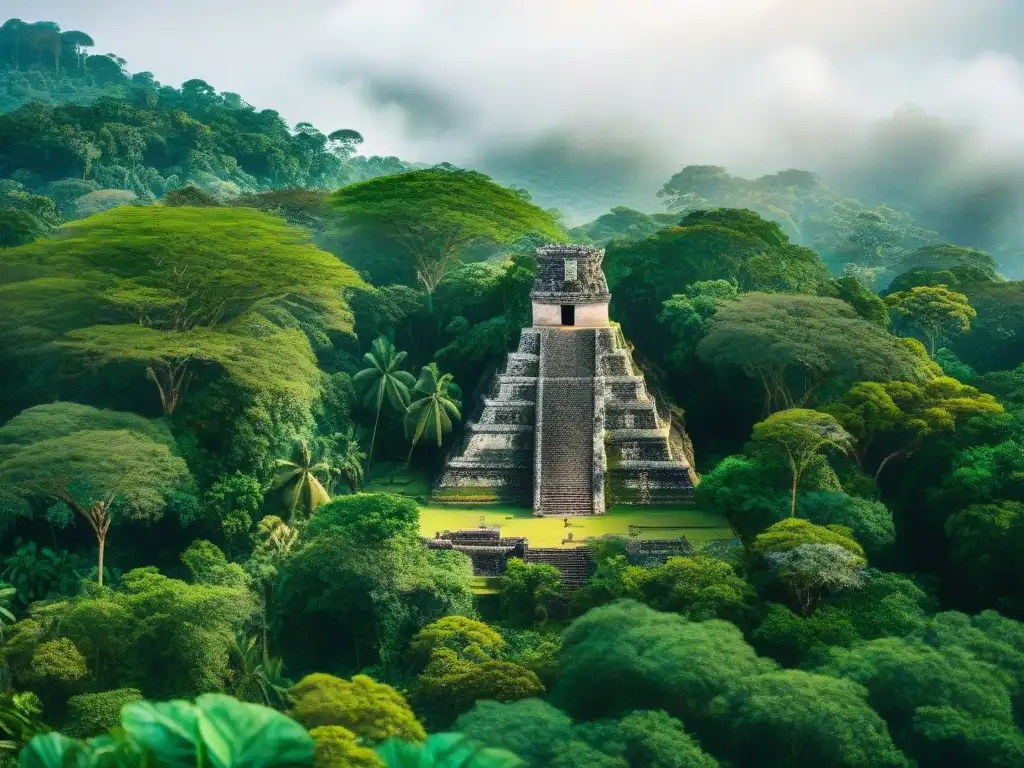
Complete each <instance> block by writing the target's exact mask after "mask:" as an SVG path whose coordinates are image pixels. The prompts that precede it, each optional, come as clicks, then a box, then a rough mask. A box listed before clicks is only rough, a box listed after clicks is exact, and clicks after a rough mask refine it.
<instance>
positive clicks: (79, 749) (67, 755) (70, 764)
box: [18, 733, 89, 768]
mask: <svg viewBox="0 0 1024 768" xmlns="http://www.w3.org/2000/svg"><path fill="white" fill-rule="evenodd" d="M84 752H85V745H84V744H82V742H80V741H78V740H77V739H71V738H68V737H67V736H64V735H62V734H59V733H46V734H41V735H39V736H33V737H32V739H31V740H30V741H29V743H28V744H26V745H25V748H24V749H22V750H21V755H20V757H19V758H18V765H20V766H21V768H76V767H77V766H79V765H88V764H89V760H88V756H87V755H86V754H84ZM82 758H85V759H84V760H83V759H82Z"/></svg>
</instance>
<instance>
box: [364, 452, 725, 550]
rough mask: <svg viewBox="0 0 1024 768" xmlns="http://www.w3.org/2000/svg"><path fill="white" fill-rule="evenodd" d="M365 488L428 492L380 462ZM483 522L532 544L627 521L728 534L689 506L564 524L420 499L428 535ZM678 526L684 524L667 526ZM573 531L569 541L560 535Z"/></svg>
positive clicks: (648, 534) (608, 529) (668, 535)
mask: <svg viewBox="0 0 1024 768" xmlns="http://www.w3.org/2000/svg"><path fill="white" fill-rule="evenodd" d="M363 490H364V491H366V492H367V493H397V494H400V495H403V496H410V497H412V498H417V499H427V498H429V497H430V481H429V478H428V477H427V476H426V475H425V474H422V473H417V472H405V471H404V470H397V469H393V468H391V467H388V466H382V467H381V469H380V470H379V473H378V472H374V474H373V476H372V477H371V478H370V479H369V481H368V482H367V483H366V485H365V487H364V488H363ZM481 516H482V517H483V518H484V523H485V524H486V525H489V526H490V525H497V526H501V534H502V536H525V537H526V538H527V539H529V541H530V546H531V547H562V546H570V547H571V546H576V545H578V544H580V543H582V542H583V541H584V540H585V539H587V538H590V537H597V536H605V535H607V534H617V535H620V536H626V535H628V533H629V526H631V525H639V526H659V527H660V528H661V529H660V530H658V529H652V530H645V531H641V533H640V535H639V538H641V539H673V538H677V537H679V536H686V538H688V539H690V540H691V541H711V540H713V539H731V538H732V537H733V532H732V529H731V528H730V527H729V524H728V523H726V522H725V520H723V519H722V518H721V517H719V516H718V515H715V514H712V513H709V512H702V511H701V510H699V509H694V508H693V507H667V508H639V507H626V506H622V507H613V508H612V510H611V511H610V512H609V513H608V514H607V515H596V516H594V517H573V518H569V527H568V528H566V527H565V523H564V522H563V521H562V518H560V517H534V516H533V515H532V514H531V512H530V510H528V509H523V508H522V507H508V506H501V505H491V504H487V505H480V506H465V507H458V506H449V505H429V504H428V505H423V504H421V505H420V534H421V535H423V536H433V535H434V534H436V533H437V532H439V531H445V530H448V531H455V530H459V529H460V528H477V527H479V526H480V518H481ZM679 527H682V528H684V529H685V530H671V529H672V528H679ZM569 533H572V538H573V541H572V542H571V543H568V542H563V539H566V538H567V537H568V534H569Z"/></svg>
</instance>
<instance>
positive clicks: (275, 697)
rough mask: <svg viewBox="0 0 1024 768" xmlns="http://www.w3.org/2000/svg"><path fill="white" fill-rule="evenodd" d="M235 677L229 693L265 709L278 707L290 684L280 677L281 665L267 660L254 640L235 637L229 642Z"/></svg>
mask: <svg viewBox="0 0 1024 768" xmlns="http://www.w3.org/2000/svg"><path fill="white" fill-rule="evenodd" d="M231 655H232V656H233V657H234V660H235V664H237V666H238V669H237V674H236V677H235V682H234V685H233V686H232V691H231V693H232V694H233V695H234V697H235V698H236V699H240V700H241V701H249V702H252V703H253V704H264V705H266V706H268V707H281V706H282V705H283V704H284V703H285V701H286V700H287V694H288V689H289V688H291V686H292V681H291V680H288V679H287V678H286V677H285V676H284V662H283V661H282V660H281V659H272V658H270V657H269V656H268V655H267V653H266V651H265V650H263V649H260V647H259V645H258V644H257V642H256V638H255V637H249V638H247V637H246V636H245V634H244V633H239V634H238V635H237V636H236V637H234V638H233V639H232V641H231Z"/></svg>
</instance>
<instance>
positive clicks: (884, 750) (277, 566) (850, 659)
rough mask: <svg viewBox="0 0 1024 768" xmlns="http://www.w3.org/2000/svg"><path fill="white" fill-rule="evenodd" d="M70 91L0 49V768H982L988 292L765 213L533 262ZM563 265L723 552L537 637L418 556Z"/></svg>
mask: <svg viewBox="0 0 1024 768" xmlns="http://www.w3.org/2000/svg"><path fill="white" fill-rule="evenodd" d="M92 47H93V42H92V40H91V39H90V38H89V36H88V35H86V34H84V33H82V32H75V31H61V30H60V28H59V27H58V26H57V25H56V24H53V23H51V22H37V23H26V22H22V21H19V20H11V21H9V22H7V23H6V24H4V25H3V26H2V27H0V305H2V308H3V311H2V312H0V371H2V376H0V553H2V554H0V766H2V768H7V766H9V765H14V764H15V761H16V760H17V759H18V758H17V756H18V754H19V752H20V754H21V764H22V765H23V766H33V767H38V768H51V767H52V768H58V767H61V768H63V766H66V765H71V764H75V765H97V766H98V765H118V766H132V767H134V766H139V767H140V768H141V766H144V765H145V766H156V767H159V766H163V767H165V768H177V767H178V766H182V768H184V766H188V765H196V764H202V765H205V766H215V768H234V767H236V766H237V767H238V768H242V766H245V767H246V768H248V767H249V766H252V768H255V766H274V765H281V766H286V765H287V766H314V765H315V766H318V768H328V767H331V768H333V767H335V766H367V767H368V768H380V767H381V766H400V765H401V766H405V765H419V766H454V765H459V766H462V768H470V767H475V768H512V767H513V766H528V767H530V768H533V767H534V766H536V767H537V768H540V767H541V766H545V767H546V766H553V767H554V768H571V767H573V766H581V767H582V766H587V768H641V767H643V768H651V767H653V768H670V767H671V768H680V767H681V766H692V767H694V768H712V766H716V765H728V766H746V765H766V766H780V767H781V766H787V768H788V767H789V766H795V767H798V768H799V767H800V766H808V768H810V767H811V766H814V768H820V767H823V766H824V767H829V766H836V768H838V766H863V767H868V766H870V767H872V768H874V767H876V766H877V767H881V766H911V765H913V766H922V768H923V767H925V766H946V765H950V766H952V765H956V766H960V765H993V766H1000V767H1003V766H1005V767H1006V768H1010V767H1012V766H1020V765H1024V738H1022V736H1021V725H1022V723H1024V709H1022V707H1024V693H1022V691H1024V624H1022V623H1021V622H1022V621H1024V578H1022V576H1021V569H1020V567H1019V563H1020V562H1021V559H1022V557H1024V545H1022V543H1021V542H1022V541H1024V480H1022V478H1024V283H1021V282H1019V281H1013V280H1007V279H1005V278H1004V277H1003V276H1002V274H1001V273H1000V272H1001V270H1003V271H1005V272H1006V274H1011V272H1010V270H1009V269H1007V268H1006V266H1007V265H1005V264H1004V263H1002V262H998V261H997V259H996V258H994V257H993V256H992V255H990V254H989V253H988V252H986V251H984V250H980V249H979V248H977V247H971V246H972V244H971V243H963V244H953V243H950V242H943V238H944V237H951V235H948V234H947V233H946V232H945V231H942V233H941V234H940V233H937V232H932V231H929V230H927V229H925V228H923V227H922V226H920V225H919V224H918V223H915V220H914V218H913V217H912V216H910V215H909V214H908V213H906V212H904V211H902V210H899V209H898V208H897V207H890V206H886V205H872V206H868V205H864V204H861V203H859V202H857V201H855V200H851V199H848V198H846V197H844V196H842V195H841V194H839V193H838V192H836V191H834V190H831V189H829V188H828V187H827V186H825V185H824V184H823V183H822V182H821V180H819V179H818V178H817V177H816V176H814V175H813V174H811V173H809V172H806V171H800V170H793V169H790V170H786V171H783V172H780V173H777V174H771V175H768V176H763V177H761V178H759V179H755V180H748V179H741V178H737V177H734V176H730V175H729V174H728V173H726V172H725V171H724V169H722V168H719V167H717V166H688V167H686V168H683V169H682V170H681V171H679V172H678V173H676V174H675V175H673V176H672V177H671V178H670V179H668V180H667V182H666V183H665V184H664V186H663V187H662V189H661V191H660V196H661V198H663V199H664V201H665V202H666V204H667V205H666V207H667V209H668V210H667V212H662V213H646V212H642V211H636V210H632V209H629V208H625V207H621V206H617V207H613V208H612V209H611V211H610V212H609V213H607V214H605V215H602V216H600V217H598V218H597V219H596V220H595V221H592V222H589V223H585V224H582V225H579V226H576V227H574V228H572V229H569V230H566V229H565V228H564V226H563V224H562V219H561V215H560V213H559V212H558V211H555V210H543V209H542V208H540V207H538V206H536V205H534V204H533V203H532V202H531V200H530V193H529V192H527V191H526V190H522V189H516V188H506V187H503V186H501V185H499V184H497V183H495V182H494V181H492V180H491V179H489V178H488V177H487V176H484V175H482V174H480V173H478V172H476V171H473V170H468V169H459V168H455V167H453V166H450V165H448V164H441V165H439V166H435V167H432V168H422V167H421V168H417V169H413V167H412V166H410V165H409V164H407V163H403V162H401V161H399V160H398V159H397V158H361V157H358V156H355V155H354V151H355V148H356V146H357V145H358V144H359V143H360V142H361V140H362V138H361V136H360V135H359V134H358V133H356V132H355V131H352V130H339V131H335V132H333V133H331V134H330V135H324V134H322V133H321V132H319V131H318V130H317V129H315V128H314V127H313V126H312V125H309V124H308V123H300V124H299V125H297V126H295V127H294V128H289V127H288V126H287V125H286V124H285V123H284V122H283V120H282V119H281V118H280V116H279V115H278V114H277V113H275V112H273V111H271V110H264V111H256V110H254V109H253V108H251V107H250V106H248V105H247V104H246V103H245V102H244V101H242V99H241V98H240V97H239V96H237V95H236V94H230V93H217V92H216V91H215V90H214V89H213V88H212V87H211V86H209V85H208V84H207V83H205V82H203V81H200V80H191V81H188V82H186V83H184V84H183V85H182V86H181V88H172V87H169V86H164V85H160V84H159V83H157V82H156V80H155V79H154V78H153V76H152V75H151V74H149V73H137V74H134V75H129V74H128V73H127V72H126V71H125V68H124V62H123V61H121V60H119V59H117V58H116V57H114V56H109V55H108V56H96V55H90V54H89V49H90V48H92ZM898 203H899V201H898V200H894V201H893V206H896V205H897V204H898ZM566 241H571V242H581V243H591V244H598V245H601V246H603V247H605V248H606V256H605V270H606V273H607V277H608V282H609V285H610V288H611V292H612V297H613V298H612V304H611V312H612V315H613V317H614V319H615V320H616V321H617V322H618V323H621V329H622V331H623V333H624V336H625V338H626V339H628V340H630V341H631V342H633V343H635V345H636V346H635V347H634V348H633V349H632V352H633V356H634V359H635V360H636V362H637V363H638V364H639V365H640V367H641V368H642V369H643V371H644V374H645V377H646V381H647V383H648V386H649V387H650V391H651V392H652V393H654V394H655V395H656V397H657V398H658V399H659V400H660V401H662V402H661V405H663V406H664V408H662V409H661V412H662V413H663V414H664V413H670V414H671V415H672V419H673V422H674V427H675V428H676V431H675V432H673V435H674V436H679V437H681V438H682V439H683V442H684V443H685V444H686V445H688V446H690V447H691V448H692V451H693V454H694V465H695V467H694V468H695V470H697V471H698V472H699V473H700V476H699V478H698V479H699V480H700V482H699V484H698V486H697V489H696V503H697V505H698V506H699V507H700V509H701V511H702V512H705V513H712V514H718V515H720V516H721V517H722V518H724V519H725V520H726V521H727V522H728V524H729V525H730V526H731V527H732V529H733V532H734V533H735V538H734V539H733V540H719V541H712V542H707V543H701V544H698V543H696V542H689V544H690V545H691V546H689V547H685V546H684V547H682V548H681V549H680V550H679V551H677V552H675V553H674V554H673V555H672V556H665V557H663V556H658V555H650V554H644V553H638V551H637V548H635V547H633V546H631V545H630V542H629V540H628V539H627V538H626V537H614V536H612V537H605V538H601V539H591V540H589V541H587V542H585V545H586V547H587V551H588V555H589V568H590V570H589V573H588V574H587V579H586V581H585V583H584V584H583V585H582V586H581V587H580V588H579V589H576V590H574V591H572V592H571V593H570V594H567V593H566V591H565V589H564V587H563V584H562V577H561V574H560V572H559V570H558V569H556V568H555V567H553V566H550V565H542V564H538V563H536V562H528V561H527V560H529V558H525V557H524V558H518V557H512V558H510V559H509V560H508V561H507V562H506V563H505V564H504V568H503V572H502V574H501V576H500V578H494V579H481V578H478V577H477V578H475V577H474V574H473V565H472V563H471V561H470V559H469V557H467V556H466V555H465V554H462V553H461V552H458V551H454V550H445V549H433V548H428V547H427V546H426V544H425V542H424V541H423V539H421V537H420V533H421V531H420V507H421V506H422V504H423V503H425V502H426V501H427V498H426V496H427V494H428V493H429V491H428V490H425V487H429V482H430V478H432V477H434V476H436V473H437V472H438V470H439V469H440V465H441V462H442V461H443V459H444V456H445V454H446V451H447V450H448V449H449V448H450V447H451V446H452V444H453V441H455V440H460V439H462V437H463V435H462V432H461V430H462V425H463V423H464V422H465V421H467V420H470V419H474V418H476V416H475V411H474V409H475V408H477V406H478V403H479V400H480V397H481V396H486V394H487V390H486V389H485V385H486V384H487V382H488V381H490V379H489V377H488V375H489V374H490V373H492V372H493V371H495V370H497V369H498V367H499V366H500V365H501V364H502V363H503V361H504V355H505V353H506V352H507V351H508V350H509V349H510V348H512V345H513V344H514V342H515V341H516V340H517V338H518V332H519V329H520V328H522V327H524V326H527V325H529V324H530V300H529V291H530V287H531V285H532V283H533V278H534V274H535V271H536V261H535V256H534V249H535V247H536V246H537V245H540V244H543V243H546V242H566ZM979 244H980V245H985V246H986V247H989V248H990V249H991V252H992V253H994V254H997V255H999V254H1003V253H1007V252H1009V251H1008V248H1009V246H1008V247H1007V248H1003V247H1002V246H1001V245H1000V244H996V245H999V246H1000V247H998V248H996V247H995V246H993V245H991V244H989V243H987V242H986V243H974V244H973V245H979ZM1000 258H1001V257H1000ZM691 443H692V445H690V444H691ZM403 463H404V467H403ZM366 487H368V488H369V492H367V491H365V490H364V488H366ZM407 487H408V488H410V489H411V490H406V491H405V495H402V494H401V493H398V492H396V491H403V490H404V489H406V488H407ZM413 489H414V490H413Z"/></svg>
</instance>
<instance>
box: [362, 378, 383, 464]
mask: <svg viewBox="0 0 1024 768" xmlns="http://www.w3.org/2000/svg"><path fill="white" fill-rule="evenodd" d="M383 407H384V394H383V392H382V393H381V396H380V399H379V400H378V401H377V418H375V419H374V420H373V435H371V436H370V452H369V453H367V454H366V472H367V473H369V472H370V462H371V461H373V444H374V442H375V441H376V440H377V424H378V423H380V409H381V408H383Z"/></svg>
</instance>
